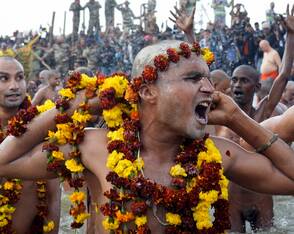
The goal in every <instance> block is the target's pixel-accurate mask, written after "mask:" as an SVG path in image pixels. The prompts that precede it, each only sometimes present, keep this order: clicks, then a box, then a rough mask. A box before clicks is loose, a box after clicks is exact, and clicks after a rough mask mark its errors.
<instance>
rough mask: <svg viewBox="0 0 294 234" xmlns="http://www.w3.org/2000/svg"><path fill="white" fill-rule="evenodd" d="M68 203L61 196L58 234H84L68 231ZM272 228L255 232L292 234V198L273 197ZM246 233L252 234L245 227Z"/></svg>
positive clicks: (65, 194)
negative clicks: (273, 215)
mask: <svg viewBox="0 0 294 234" xmlns="http://www.w3.org/2000/svg"><path fill="white" fill-rule="evenodd" d="M69 207H70V202H69V201H68V194H67V193H63V194H62V205H61V222H60V229H59V233H60V234H74V233H76V234H85V232H84V230H85V228H82V229H80V230H77V231H73V230H71V229H70V223H71V217H70V216H69V215H68V211H69ZM274 214H275V218H274V228H272V230H270V231H267V232H257V233H259V234H267V233H272V234H282V233H287V234H294V196H293V197H292V196H275V197H274ZM247 233H252V231H251V230H250V228H249V225H247Z"/></svg>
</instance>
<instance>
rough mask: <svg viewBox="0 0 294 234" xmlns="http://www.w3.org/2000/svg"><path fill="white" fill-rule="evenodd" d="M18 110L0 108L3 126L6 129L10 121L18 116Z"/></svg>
mask: <svg viewBox="0 0 294 234" xmlns="http://www.w3.org/2000/svg"><path fill="white" fill-rule="evenodd" d="M17 112H18V108H2V107H0V121H1V126H2V127H6V125H7V123H8V120H9V119H11V118H12V117H13V116H15V115H16V113H17Z"/></svg>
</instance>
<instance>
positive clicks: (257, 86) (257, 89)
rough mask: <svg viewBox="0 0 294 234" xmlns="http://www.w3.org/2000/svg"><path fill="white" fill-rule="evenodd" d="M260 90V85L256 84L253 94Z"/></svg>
mask: <svg viewBox="0 0 294 234" xmlns="http://www.w3.org/2000/svg"><path fill="white" fill-rule="evenodd" d="M260 89H261V83H260V82H257V83H256V85H255V92H256V93H257V92H258V91H259V90H260Z"/></svg>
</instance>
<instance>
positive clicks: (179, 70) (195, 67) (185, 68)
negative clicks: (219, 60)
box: [164, 54, 210, 79]
mask: <svg viewBox="0 0 294 234" xmlns="http://www.w3.org/2000/svg"><path fill="white" fill-rule="evenodd" d="M164 73H166V74H167V75H168V79H177V78H181V77H182V76H185V75H192V74H194V73H195V74H199V73H200V74H202V75H203V76H204V77H209V78H210V72H209V68H208V66H207V64H206V62H205V61H204V60H203V59H202V58H200V57H198V56H196V55H194V54H193V55H191V57H190V58H188V59H186V58H183V57H181V59H180V61H179V62H178V63H177V64H171V65H170V67H169V69H168V71H167V72H164Z"/></svg>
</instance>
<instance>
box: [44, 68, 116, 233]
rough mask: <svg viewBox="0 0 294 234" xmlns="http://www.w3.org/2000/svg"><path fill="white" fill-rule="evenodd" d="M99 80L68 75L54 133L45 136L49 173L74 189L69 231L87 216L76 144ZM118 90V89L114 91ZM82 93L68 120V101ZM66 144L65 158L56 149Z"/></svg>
mask: <svg viewBox="0 0 294 234" xmlns="http://www.w3.org/2000/svg"><path fill="white" fill-rule="evenodd" d="M101 79H103V78H102V77H101V76H99V77H88V76H87V75H84V74H80V73H76V72H74V73H72V74H71V75H70V77H69V79H68V81H67V83H66V87H65V88H64V89H61V90H60V91H59V94H60V99H58V100H57V101H56V108H57V109H58V110H59V114H58V115H57V116H56V117H55V122H56V128H57V130H56V131H49V132H48V138H47V139H48V143H45V144H44V146H43V150H46V151H47V158H48V167H47V169H48V170H49V171H53V172H55V173H57V174H58V176H60V177H61V179H62V180H66V181H67V182H68V183H69V185H70V187H72V188H74V192H73V194H71V195H70V197H69V199H70V201H71V204H72V205H71V208H70V211H69V214H70V215H71V216H72V217H73V222H72V223H71V227H72V228H74V229H75V228H80V227H81V226H82V225H83V224H84V222H85V220H86V219H87V218H88V217H89V216H90V215H89V214H88V213H87V209H86V205H85V204H86V203H85V199H86V195H85V194H84V193H83V192H81V191H80V189H81V188H82V187H83V185H84V178H83V171H84V170H85V168H84V166H83V165H82V163H81V158H80V156H81V152H80V150H79V147H78V146H79V144H80V143H81V142H82V141H83V137H84V128H85V127H86V125H87V123H88V122H89V121H90V119H91V117H92V116H91V115H90V114H89V112H88V108H89V107H88V105H87V102H88V99H89V98H92V97H93V96H94V95H95V93H96V89H97V85H98V82H101ZM118 88H119V87H118ZM82 89H86V98H85V102H83V103H81V104H80V105H79V107H78V109H77V110H76V111H74V113H73V115H72V116H68V115H67V114H66V110H67V109H68V108H69V101H70V100H71V99H73V98H75V97H76V93H77V92H78V91H79V90H82ZM65 144H70V145H71V147H72V150H71V152H70V153H69V154H68V155H67V157H65V155H64V154H63V152H61V151H60V150H59V146H60V145H65Z"/></svg>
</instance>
